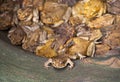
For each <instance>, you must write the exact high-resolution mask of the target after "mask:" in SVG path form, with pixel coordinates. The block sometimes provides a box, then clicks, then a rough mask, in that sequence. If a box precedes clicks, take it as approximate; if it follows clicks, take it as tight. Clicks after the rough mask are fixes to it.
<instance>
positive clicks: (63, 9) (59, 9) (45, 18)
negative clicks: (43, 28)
mask: <svg viewBox="0 0 120 82" xmlns="http://www.w3.org/2000/svg"><path fill="white" fill-rule="evenodd" d="M70 15H71V8H70V7H68V6H67V5H66V4H58V3H56V2H53V1H47V2H45V4H44V7H43V10H42V12H41V21H42V22H43V23H45V24H47V25H53V27H57V26H59V25H61V24H62V23H63V22H67V21H68V19H69V17H70Z"/></svg>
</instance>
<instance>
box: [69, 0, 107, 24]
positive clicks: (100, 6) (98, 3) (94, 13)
mask: <svg viewBox="0 0 120 82" xmlns="http://www.w3.org/2000/svg"><path fill="white" fill-rule="evenodd" d="M105 12H106V2H105V1H104V0H83V1H79V2H77V3H76V4H75V5H74V6H73V7H72V18H71V21H70V22H72V23H73V24H74V23H75V22H82V23H87V22H88V21H89V20H92V19H93V18H95V17H99V16H101V15H102V14H103V13H105ZM75 19H76V20H75Z"/></svg>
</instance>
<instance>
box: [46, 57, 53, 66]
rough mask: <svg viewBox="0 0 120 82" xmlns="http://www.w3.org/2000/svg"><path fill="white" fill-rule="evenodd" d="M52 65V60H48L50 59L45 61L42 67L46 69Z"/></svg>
mask: <svg viewBox="0 0 120 82" xmlns="http://www.w3.org/2000/svg"><path fill="white" fill-rule="evenodd" d="M51 63H52V59H51V58H50V59H48V61H46V62H45V63H44V66H45V67H46V68H48V67H50V64H51Z"/></svg>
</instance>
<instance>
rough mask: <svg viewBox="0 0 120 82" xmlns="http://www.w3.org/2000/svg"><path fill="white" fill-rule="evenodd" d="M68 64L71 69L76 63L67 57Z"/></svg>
mask: <svg viewBox="0 0 120 82" xmlns="http://www.w3.org/2000/svg"><path fill="white" fill-rule="evenodd" d="M67 64H69V68H70V69H71V68H73V67H74V63H73V62H72V61H71V60H70V59H67V62H66V65H67Z"/></svg>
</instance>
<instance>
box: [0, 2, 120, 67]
mask: <svg viewBox="0 0 120 82" xmlns="http://www.w3.org/2000/svg"><path fill="white" fill-rule="evenodd" d="M117 1H119V0H13V1H11V0H1V1H0V30H6V29H8V28H9V29H10V30H9V33H8V38H9V39H10V41H11V43H12V44H13V45H21V46H22V48H23V49H24V50H28V51H30V52H34V53H35V54H36V55H37V56H40V57H46V58H48V61H46V62H45V63H44V66H45V67H49V66H50V65H52V66H53V67H55V68H64V67H66V66H69V67H70V68H73V67H74V63H73V60H76V59H80V60H81V59H84V58H86V57H94V56H95V55H104V54H106V53H107V52H108V51H109V50H111V49H114V48H116V47H118V46H120V11H117V10H116V11H115V10H114V9H113V10H111V9H112V8H114V6H115V5H116V3H117ZM114 3H115V5H112V6H111V4H114ZM118 9H119V8H118Z"/></svg>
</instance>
